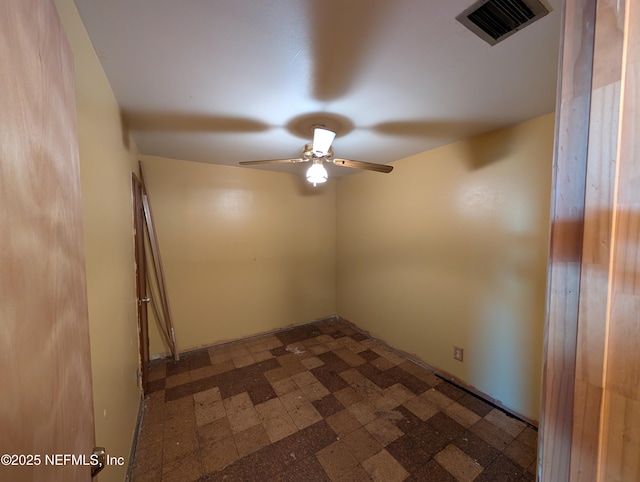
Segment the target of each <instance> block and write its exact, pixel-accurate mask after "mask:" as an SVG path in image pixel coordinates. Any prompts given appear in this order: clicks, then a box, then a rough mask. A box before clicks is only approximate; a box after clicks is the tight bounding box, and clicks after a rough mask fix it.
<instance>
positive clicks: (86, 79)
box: [55, 0, 140, 482]
mask: <svg viewBox="0 0 640 482" xmlns="http://www.w3.org/2000/svg"><path fill="white" fill-rule="evenodd" d="M55 3H56V7H57V8H58V12H59V14H60V17H61V19H62V22H63V25H64V28H65V31H66V33H67V37H68V38H69V42H70V44H71V47H72V49H73V54H74V60H75V72H76V103H77V110H78V118H77V121H78V137H79V144H80V171H81V182H82V202H83V212H84V231H85V233H84V235H85V256H86V269H87V291H88V300H89V324H90V336H91V365H92V366H91V369H92V376H93V396H94V412H95V425H96V444H97V445H99V446H104V447H105V448H106V449H107V453H109V454H110V455H114V456H124V457H125V458H126V459H127V462H128V459H129V452H130V450H131V442H132V440H133V433H134V429H135V424H136V420H137V413H138V404H139V400H140V391H139V388H138V384H137V370H138V338H137V337H138V334H137V318H136V303H135V285H134V268H133V266H134V265H133V259H134V257H133V256H134V255H133V237H132V229H133V224H132V207H131V170H132V168H133V166H134V165H135V164H134V161H135V159H136V154H137V152H136V149H135V146H134V144H133V143H132V142H131V141H130V140H129V139H128V136H123V133H122V129H121V126H120V110H119V107H118V104H117V103H116V100H115V97H114V96H113V93H112V90H111V87H110V85H109V83H108V81H107V79H106V77H105V75H104V72H103V70H102V66H101V64H100V61H99V59H98V57H97V55H96V53H95V51H94V49H93V46H92V44H91V41H90V40H89V37H88V36H87V33H86V31H85V29H84V26H83V24H82V22H81V20H80V16H79V15H78V12H77V10H76V7H75V5H74V4H73V1H72V0H56V2H55ZM126 469H127V467H126V466H124V467H118V466H115V465H114V466H109V467H107V468H105V469H104V470H103V471H102V473H101V474H100V481H101V482H108V481H122V480H124V477H125V473H126Z"/></svg>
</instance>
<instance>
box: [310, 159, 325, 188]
mask: <svg viewBox="0 0 640 482" xmlns="http://www.w3.org/2000/svg"><path fill="white" fill-rule="evenodd" d="M328 177H329V173H328V172H327V170H326V169H325V168H324V166H323V165H322V164H321V163H320V162H314V163H313V164H311V167H310V168H309V169H308V170H307V181H309V182H310V183H311V184H313V185H314V186H315V185H316V184H322V183H323V182H327V178H328Z"/></svg>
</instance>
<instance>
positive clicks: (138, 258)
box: [131, 173, 149, 394]
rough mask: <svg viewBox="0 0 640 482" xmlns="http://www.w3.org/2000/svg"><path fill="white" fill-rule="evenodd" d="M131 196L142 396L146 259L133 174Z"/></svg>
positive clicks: (145, 376)
mask: <svg viewBox="0 0 640 482" xmlns="http://www.w3.org/2000/svg"><path fill="white" fill-rule="evenodd" d="M131 190H132V196H133V227H134V245H135V269H136V306H137V313H138V336H139V350H140V378H141V380H140V383H141V386H142V392H143V394H146V393H147V385H148V382H149V317H148V312H147V302H146V301H145V300H147V299H148V296H149V295H148V292H147V265H146V263H147V258H146V251H145V235H144V233H145V230H144V229H145V228H144V212H143V206H142V184H141V182H140V179H138V176H136V174H135V173H131Z"/></svg>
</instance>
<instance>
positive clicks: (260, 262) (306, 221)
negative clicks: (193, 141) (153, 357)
mask: <svg viewBox="0 0 640 482" xmlns="http://www.w3.org/2000/svg"><path fill="white" fill-rule="evenodd" d="M142 160H143V162H144V166H145V176H146V184H147V189H148V192H149V196H150V203H151V208H152V210H153V216H154V222H155V227H156V231H157V233H158V239H159V242H160V251H161V254H162V262H163V266H164V271H165V275H166V282H167V290H168V294H169V303H170V308H171V311H172V315H173V323H174V327H175V332H176V338H177V345H178V349H179V350H180V351H182V350H187V349H190V348H195V347H198V346H203V345H207V344H212V343H215V342H218V341H223V340H230V339H235V338H240V337H244V336H247V335H252V334H256V333H260V332H265V331H270V330H273V329H276V328H280V327H285V326H288V325H292V324H300V323H305V322H310V321H314V320H317V319H320V318H324V317H327V316H330V315H332V314H334V313H335V241H336V238H335V233H336V223H335V216H336V204H335V199H336V198H335V183H334V182H333V181H329V182H328V183H327V184H326V185H323V186H320V187H318V188H316V189H313V188H311V187H309V184H308V183H307V182H306V181H305V179H304V177H303V176H301V175H299V174H283V173H277V172H270V171H263V170H256V169H247V168H239V167H229V166H217V165H211V164H204V163H197V162H187V161H178V160H173V159H164V158H159V157H150V156H143V157H142ZM151 332H152V334H151V353H152V354H157V353H163V352H166V351H167V349H166V348H165V347H164V346H163V345H162V344H161V343H160V342H159V337H158V336H157V332H156V330H155V329H152V330H151Z"/></svg>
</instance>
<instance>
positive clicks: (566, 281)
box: [538, 0, 640, 482]
mask: <svg viewBox="0 0 640 482" xmlns="http://www.w3.org/2000/svg"><path fill="white" fill-rule="evenodd" d="M639 25H640V5H639V4H638V2H637V1H636V0H623V1H616V0H565V2H564V12H563V33H562V45H561V59H560V68H559V83H558V101H557V106H558V107H557V112H556V141H555V154H554V180H553V185H552V204H553V208H552V214H551V225H552V230H551V232H552V234H551V251H550V259H549V282H548V290H547V303H548V305H547V320H546V329H545V343H544V356H543V359H544V367H543V393H542V412H541V417H540V433H539V442H538V447H539V451H538V480H542V481H549V482H558V481H569V480H570V481H580V482H582V481H603V482H604V481H609V480H639V477H640V464H638V460H640V429H638V427H640V388H638V385H639V384H638V383H637V381H638V379H639V376H640V354H639V353H638V350H637V349H636V348H635V347H634V346H633V343H630V341H629V340H634V339H637V338H638V337H640V326H639V325H640V323H639V320H638V313H637V309H638V306H640V292H639V290H640V282H638V279H640V274H639V273H640V266H639V260H640V253H639V252H640V246H639V244H640V243H638V239H640V233H639V231H640V222H639V221H638V217H639V216H640V196H639V195H638V194H637V193H638V192H639V190H638V188H637V177H638V172H640V159H638V152H640V146H638V141H637V140H635V137H636V136H635V134H636V133H635V132H634V131H633V129H634V127H633V126H634V125H635V126H636V128H637V125H640V113H638V110H639V106H640V89H637V87H636V88H635V90H634V87H635V86H637V85H638V83H639V82H640V78H639V77H640V76H639V75H638V72H640V60H638V59H639V58H640V52H639V51H638V50H640V48H639V47H638V46H639V45H640V27H639ZM634 381H635V383H634Z"/></svg>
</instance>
